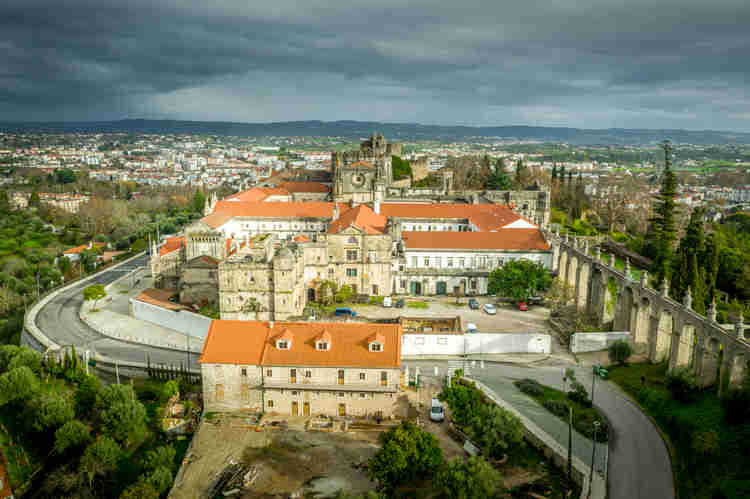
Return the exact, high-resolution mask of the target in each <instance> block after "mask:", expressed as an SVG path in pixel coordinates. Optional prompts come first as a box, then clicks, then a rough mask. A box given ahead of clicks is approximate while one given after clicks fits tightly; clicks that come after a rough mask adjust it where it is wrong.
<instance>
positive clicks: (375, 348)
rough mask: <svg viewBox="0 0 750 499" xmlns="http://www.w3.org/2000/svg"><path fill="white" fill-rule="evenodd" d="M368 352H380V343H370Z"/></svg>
mask: <svg viewBox="0 0 750 499" xmlns="http://www.w3.org/2000/svg"><path fill="white" fill-rule="evenodd" d="M370 350H371V351H373V352H379V351H380V343H372V344H371V345H370Z"/></svg>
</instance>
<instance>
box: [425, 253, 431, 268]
mask: <svg viewBox="0 0 750 499" xmlns="http://www.w3.org/2000/svg"><path fill="white" fill-rule="evenodd" d="M424 266H425V267H429V266H430V257H429V256H426V257H424Z"/></svg>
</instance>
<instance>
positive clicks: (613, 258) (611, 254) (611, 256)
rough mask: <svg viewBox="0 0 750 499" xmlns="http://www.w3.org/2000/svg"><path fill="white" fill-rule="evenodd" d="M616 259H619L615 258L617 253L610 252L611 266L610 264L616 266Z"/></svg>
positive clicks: (612, 266)
mask: <svg viewBox="0 0 750 499" xmlns="http://www.w3.org/2000/svg"><path fill="white" fill-rule="evenodd" d="M616 260H617V259H616V258H615V254H614V253H610V254H609V266H610V267H611V268H615V261H616Z"/></svg>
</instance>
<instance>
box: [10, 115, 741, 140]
mask: <svg viewBox="0 0 750 499" xmlns="http://www.w3.org/2000/svg"><path fill="white" fill-rule="evenodd" d="M373 131H377V132H380V133H382V134H383V135H384V136H386V137H387V138H388V139H389V140H394V141H397V140H401V141H403V140H440V141H453V140H456V141H469V140H472V139H474V140H482V139H510V140H512V139H515V140H533V141H540V142H566V143H569V144H576V145H609V144H613V145H614V144H622V145H627V144H633V145H644V144H650V143H656V142H660V141H662V140H664V139H670V140H672V141H673V142H675V143H681V144H697V145H709V144H716V145H720V144H750V133H740V132H722V131H715V130H705V131H690V130H647V129H625V128H608V129H603V130H595V129H581V128H562V127H537V126H493V127H470V126H444V125H420V124H417V123H378V122H373V121H285V122H277V123H232V122H224V121H176V120H143V119H128V120H118V121H84V122H46V123H45V122H39V123H33V122H17V123H12V122H0V132H51V133H97V132H99V133H115V132H125V133H143V134H165V135H170V134H199V135H227V136H228V135H234V136H244V137H269V136H276V137H293V136H298V137H299V136H306V137H310V136H313V137H345V138H351V139H357V138H359V137H364V136H367V135H370V134H371V133H372V132H373Z"/></svg>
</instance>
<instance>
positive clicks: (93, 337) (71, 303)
mask: <svg viewBox="0 0 750 499" xmlns="http://www.w3.org/2000/svg"><path fill="white" fill-rule="evenodd" d="M147 258H148V256H147V255H144V256H141V257H138V258H136V259H134V260H131V261H130V262H128V263H126V264H123V265H120V266H119V267H118V268H116V269H112V270H104V271H102V272H100V273H98V274H97V275H96V277H95V278H94V279H93V280H91V281H87V282H85V283H82V284H79V285H77V286H73V287H71V288H69V289H67V290H65V291H63V292H62V293H60V294H58V295H57V296H56V297H55V298H54V299H52V300H50V301H49V302H48V303H47V304H46V305H45V306H44V307H42V308H41V309H40V310H39V313H38V314H37V317H36V325H37V327H38V328H39V329H40V330H41V331H42V332H43V333H44V334H46V335H47V337H48V338H49V339H50V340H52V341H54V342H55V343H57V344H58V345H75V346H76V349H77V350H79V351H83V350H85V349H87V348H88V349H91V350H95V351H96V352H98V353H99V354H102V355H106V356H108V357H110V358H112V359H118V360H122V361H131V362H142V363H146V359H147V358H150V359H151V363H152V364H159V363H163V364H168V365H169V364H173V365H177V366H179V365H180V363H185V362H186V360H187V355H186V354H185V352H179V351H175V350H169V349H164V348H157V347H151V346H144V345H137V344H133V343H128V342H125V341H121V340H115V339H110V338H108V337H106V336H104V335H102V334H101V333H99V332H98V331H96V330H94V329H92V328H91V327H89V326H88V325H87V324H85V323H84V322H83V321H81V319H80V317H79V316H78V310H79V309H80V307H81V304H82V303H83V296H82V293H83V289H84V288H86V287H87V286H90V285H92V284H104V285H107V284H109V283H111V282H113V281H115V280H116V279H118V278H120V277H122V276H123V275H125V274H127V273H128V272H131V271H133V270H135V269H136V268H138V267H141V266H144V265H145V264H146V262H147ZM197 360H198V356H197V355H195V354H191V355H190V364H191V367H192V368H194V369H198V368H199V366H198V363H197Z"/></svg>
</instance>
